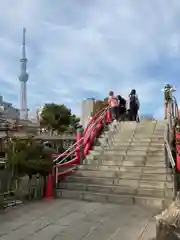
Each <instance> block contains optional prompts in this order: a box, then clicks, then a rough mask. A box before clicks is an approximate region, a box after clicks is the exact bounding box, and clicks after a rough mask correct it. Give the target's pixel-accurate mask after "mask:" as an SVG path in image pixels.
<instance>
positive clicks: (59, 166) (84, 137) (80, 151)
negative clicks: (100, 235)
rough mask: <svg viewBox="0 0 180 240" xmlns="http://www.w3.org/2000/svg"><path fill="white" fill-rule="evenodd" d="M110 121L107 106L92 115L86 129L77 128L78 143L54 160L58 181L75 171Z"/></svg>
mask: <svg viewBox="0 0 180 240" xmlns="http://www.w3.org/2000/svg"><path fill="white" fill-rule="evenodd" d="M109 122H110V113H109V110H108V108H105V109H102V110H101V111H99V112H98V113H97V114H95V115H94V116H93V117H92V119H91V120H90V121H89V123H88V125H87V127H86V128H85V129H84V130H83V129H78V130H77V136H76V137H77V139H76V143H75V144H74V145H73V146H71V147H70V148H69V149H68V150H66V151H65V152H64V153H62V154H60V155H59V156H58V157H57V158H56V159H55V160H54V163H55V167H56V181H58V180H59V178H60V177H62V176H66V175H67V174H68V173H70V172H73V171H74V170H75V168H76V167H75V165H77V164H80V163H82V161H83V160H84V158H85V157H86V155H87V154H88V153H89V151H90V150H91V149H92V147H93V144H94V143H95V140H96V139H97V138H98V137H99V136H100V134H101V132H102V130H103V128H104V126H105V125H106V124H107V123H109ZM69 157H71V160H68V161H66V160H67V159H68V158H69ZM63 169H66V170H63ZM59 170H60V171H59Z"/></svg>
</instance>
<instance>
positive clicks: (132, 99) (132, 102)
mask: <svg viewBox="0 0 180 240" xmlns="http://www.w3.org/2000/svg"><path fill="white" fill-rule="evenodd" d="M139 107H140V103H139V99H138V96H137V94H136V90H135V89H132V90H131V93H130V94H129V120H130V121H137V117H138V110H139Z"/></svg>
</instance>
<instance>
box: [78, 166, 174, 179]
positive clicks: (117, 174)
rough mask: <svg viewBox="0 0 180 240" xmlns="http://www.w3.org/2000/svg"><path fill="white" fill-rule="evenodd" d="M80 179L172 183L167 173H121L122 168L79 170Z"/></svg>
mask: <svg viewBox="0 0 180 240" xmlns="http://www.w3.org/2000/svg"><path fill="white" fill-rule="evenodd" d="M75 175H76V176H80V177H92V178H93V177H107V178H108V177H110V178H118V179H134V180H149V181H171V180H172V178H171V176H170V175H169V174H168V175H167V174H166V173H164V174H163V173H161V174H156V173H144V172H121V171H120V168H119V169H116V170H112V169H111V170H110V169H109V170H103V171H102V169H99V168H94V169H90V168H86V167H84V168H83V169H78V170H77V171H76V173H75Z"/></svg>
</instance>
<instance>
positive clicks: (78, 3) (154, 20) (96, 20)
mask: <svg viewBox="0 0 180 240" xmlns="http://www.w3.org/2000/svg"><path fill="white" fill-rule="evenodd" d="M23 27H26V28H27V57H28V72H29V81H28V107H29V108H30V110H31V114H33V113H34V112H35V111H36V109H37V107H39V106H41V105H42V104H43V103H45V102H57V103H64V104H66V105H67V106H68V107H70V108H72V110H73V112H75V113H77V114H79V113H80V102H81V100H82V99H84V98H86V97H87V98H88V97H92V96H93V97H94V96H95V97H96V98H104V97H106V95H107V93H108V92H109V90H114V91H115V93H117V94H121V95H123V96H124V97H127V95H128V93H129V91H130V90H131V88H136V89H137V92H138V94H139V98H140V101H141V113H151V114H154V115H155V116H156V117H157V118H161V117H162V111H163V96H162V92H161V91H160V89H161V88H162V87H163V85H164V84H165V83H167V82H170V83H172V84H174V85H175V86H176V87H177V88H178V91H177V92H180V91H179V87H180V81H179V78H180V1H179V0H172V1H169V0H158V1H157V0H151V1H148V0H136V1H135V0H126V1H124V0H61V1H59V0H53V1H48V0H23V1H22V0H16V1H10V0H6V1H4V2H3V3H1V8H0V93H1V94H2V95H3V96H4V98H5V100H7V101H11V102H13V103H14V105H15V106H18V107H19V86H20V84H19V81H18V75H19V73H20V63H19V58H20V54H21V39H22V28H23ZM177 96H178V94H177ZM178 100H180V98H179V99H178Z"/></svg>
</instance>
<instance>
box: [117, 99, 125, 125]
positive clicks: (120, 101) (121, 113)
mask: <svg viewBox="0 0 180 240" xmlns="http://www.w3.org/2000/svg"><path fill="white" fill-rule="evenodd" d="M117 99H118V111H119V119H120V120H121V121H124V119H125V114H126V100H125V99H124V98H123V97H121V96H120V95H118V96H117Z"/></svg>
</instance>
